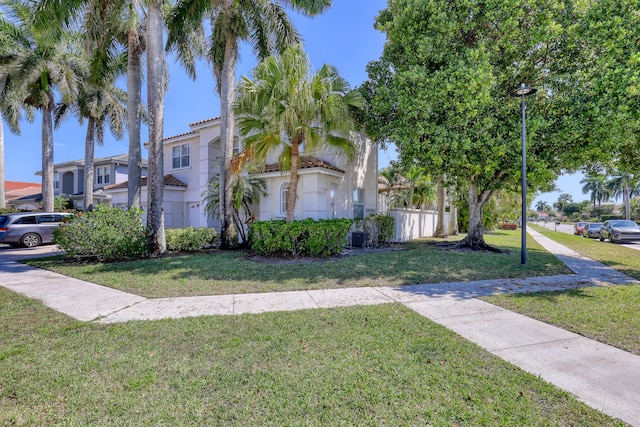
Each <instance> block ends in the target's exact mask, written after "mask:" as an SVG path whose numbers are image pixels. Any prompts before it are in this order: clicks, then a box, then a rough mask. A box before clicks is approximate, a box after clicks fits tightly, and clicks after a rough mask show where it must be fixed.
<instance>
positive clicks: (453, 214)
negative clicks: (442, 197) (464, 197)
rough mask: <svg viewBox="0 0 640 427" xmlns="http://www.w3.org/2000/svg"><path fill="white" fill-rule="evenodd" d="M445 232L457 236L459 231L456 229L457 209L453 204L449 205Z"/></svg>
mask: <svg viewBox="0 0 640 427" xmlns="http://www.w3.org/2000/svg"><path fill="white" fill-rule="evenodd" d="M447 232H448V233H449V236H457V235H458V233H459V232H460V230H459V229H458V209H457V208H456V206H455V205H454V204H450V205H449V230H448V231H447Z"/></svg>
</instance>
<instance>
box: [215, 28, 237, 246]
mask: <svg viewBox="0 0 640 427" xmlns="http://www.w3.org/2000/svg"><path fill="white" fill-rule="evenodd" d="M237 58H238V52H237V45H236V41H235V39H232V38H228V39H227V41H226V43H225V51H224V64H223V66H222V73H221V75H220V80H221V82H219V86H220V126H221V127H222V129H221V133H220V149H221V150H222V156H223V157H222V164H221V166H220V248H221V249H231V248H232V247H233V246H234V242H233V235H232V234H233V233H231V232H230V227H232V226H233V221H232V215H233V206H232V197H233V194H232V193H233V189H232V188H231V159H232V157H233V127H234V122H233V111H232V110H231V108H232V106H233V100H234V85H235V75H236V61H237Z"/></svg>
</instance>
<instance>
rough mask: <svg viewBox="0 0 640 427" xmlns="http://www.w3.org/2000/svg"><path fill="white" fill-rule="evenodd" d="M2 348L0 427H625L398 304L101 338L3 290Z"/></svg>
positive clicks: (129, 326) (134, 329)
mask: <svg viewBox="0 0 640 427" xmlns="http://www.w3.org/2000/svg"><path fill="white" fill-rule="evenodd" d="M0 344H1V345H0V349H1V350H0V425H95V426H102V425H123V426H129V425H130V426H134V425H135V426H139V425H180V426H191V425H193V426H201V425H241V426H247V425H260V426H263V425H312V426H316V425H317V426H321V425H322V426H324V425H338V424H340V425H433V426H451V425H527V426H549V425H580V426H618V425H623V424H622V423H620V422H618V421H616V420H614V419H611V418H609V417H607V416H605V415H603V414H602V413H600V412H598V411H596V410H594V409H592V408H589V407H587V406H586V405H584V404H583V403H581V402H579V401H577V400H576V399H575V398H574V397H572V396H571V395H569V394H568V393H565V392H562V391H560V390H558V389H557V388H555V387H553V386H551V385H550V384H548V383H545V382H544V381H542V380H541V379H539V378H537V377H535V376H533V375H529V374H527V373H525V372H523V371H521V370H520V369H518V368H516V367H514V366H512V365H510V364H508V363H506V362H504V361H502V360H500V359H498V358H497V357H495V356H493V355H491V354H490V353H488V352H486V351H484V350H482V349H481V348H479V347H477V346H476V345H474V344H472V343H469V342H468V341H466V340H464V339H462V338H461V337H459V336H458V335H456V334H454V333H452V332H450V331H448V330H447V329H445V328H443V327H441V326H439V325H437V324H435V323H433V322H431V321H429V320H428V319H426V318H423V317H421V316H419V315H418V314H417V313H415V312H413V311H411V310H409V309H407V308H405V307H404V306H401V305H396V304H386V305H381V306H371V307H350V308H340V309H331V310H305V311H299V312H287V313H267V314H260V315H243V316H234V317H213V316H211V317H199V318H191V319H178V320H162V321H146V322H129V323H125V324H117V325H99V324H93V323H81V322H75V321H71V320H70V319H68V318H67V317H65V316H64V315H62V314H59V313H56V312H54V311H52V310H49V309H47V308H46V307H44V306H42V305H41V304H40V303H38V302H36V301H33V300H30V299H27V298H24V297H22V296H19V295H17V294H14V293H12V292H10V291H8V290H5V289H2V288H0Z"/></svg>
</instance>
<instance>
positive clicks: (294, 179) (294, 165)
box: [287, 138, 300, 222]
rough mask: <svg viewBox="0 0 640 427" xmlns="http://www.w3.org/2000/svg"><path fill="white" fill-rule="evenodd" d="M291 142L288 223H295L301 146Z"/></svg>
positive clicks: (294, 141)
mask: <svg viewBox="0 0 640 427" xmlns="http://www.w3.org/2000/svg"><path fill="white" fill-rule="evenodd" d="M295 139H296V138H294V140H293V141H291V176H290V177H289V190H288V191H287V222H293V215H294V213H295V208H296V195H297V194H298V157H299V155H300V153H299V150H300V145H299V143H298V142H297V141H296V140H295Z"/></svg>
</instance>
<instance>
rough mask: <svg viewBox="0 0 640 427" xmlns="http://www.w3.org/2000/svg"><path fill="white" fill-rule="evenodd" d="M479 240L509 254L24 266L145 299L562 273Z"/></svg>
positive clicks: (196, 258)
mask: <svg viewBox="0 0 640 427" xmlns="http://www.w3.org/2000/svg"><path fill="white" fill-rule="evenodd" d="M457 239H460V237H456V240H457ZM486 240H487V242H489V243H490V244H492V245H496V246H499V247H501V248H503V249H506V250H509V251H511V253H509V254H494V253H471V252H451V251H444V250H440V249H438V248H437V247H435V246H434V245H433V244H429V242H434V241H433V240H430V241H427V240H424V241H417V242H412V243H408V244H404V245H401V246H400V247H399V249H401V250H392V251H386V252H385V251H383V252H366V253H362V254H358V255H356V256H341V257H338V258H331V259H328V260H319V261H299V262H279V261H273V260H272V261H270V262H264V261H256V260H253V259H252V258H248V257H247V256H246V253H244V252H213V253H208V254H196V255H181V256H173V257H164V258H159V259H145V260H140V261H131V262H121V263H113V264H74V263H64V262H61V259H60V258H53V259H33V260H30V261H29V262H28V263H29V264H31V265H34V266H36V267H40V268H45V269H49V270H52V271H56V272H58V273H62V274H65V275H67V276H71V277H76V278H79V279H83V280H87V281H90V282H93V283H98V284H101V285H104V286H109V287H112V288H116V289H120V290H123V291H126V292H130V293H134V294H137V295H141V296H144V297H147V298H162V297H177V296H196V295H222V294H235V293H251V292H274V291H291V290H310V289H327V288H348V287H362V286H398V285H413V284H419V283H440V282H452V281H469V280H480V279H496V278H508V277H527V276H546V275H556V274H567V273H569V272H570V271H569V270H568V269H567V268H566V267H565V266H564V264H562V263H561V262H560V261H558V259H557V258H556V257H554V256H553V255H551V254H550V253H548V252H547V251H545V250H544V249H543V248H542V247H541V246H539V245H538V244H537V243H536V242H535V241H534V240H533V239H529V241H528V243H527V244H528V247H529V262H528V264H527V265H526V266H522V265H520V252H519V251H520V249H519V247H520V246H519V245H520V237H519V234H518V232H517V231H499V232H495V233H490V234H487V235H486ZM356 251H357V250H356Z"/></svg>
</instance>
